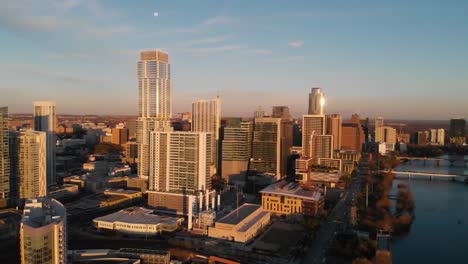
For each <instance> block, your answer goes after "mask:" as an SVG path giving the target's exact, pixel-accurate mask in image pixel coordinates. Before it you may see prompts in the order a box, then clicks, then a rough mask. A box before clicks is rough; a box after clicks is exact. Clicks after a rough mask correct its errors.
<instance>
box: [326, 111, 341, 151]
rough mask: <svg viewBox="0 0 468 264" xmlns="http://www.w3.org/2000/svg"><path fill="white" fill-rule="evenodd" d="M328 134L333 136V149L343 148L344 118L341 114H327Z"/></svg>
mask: <svg viewBox="0 0 468 264" xmlns="http://www.w3.org/2000/svg"><path fill="white" fill-rule="evenodd" d="M326 123H327V135H332V136H333V150H338V149H341V134H342V132H341V131H342V127H341V126H342V124H343V119H342V117H341V115H336V114H335V115H329V116H327V122H326Z"/></svg>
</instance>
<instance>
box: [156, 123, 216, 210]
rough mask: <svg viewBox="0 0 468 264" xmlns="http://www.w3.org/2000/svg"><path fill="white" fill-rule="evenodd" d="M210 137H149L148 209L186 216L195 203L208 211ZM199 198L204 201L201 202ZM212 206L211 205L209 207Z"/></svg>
mask: <svg viewBox="0 0 468 264" xmlns="http://www.w3.org/2000/svg"><path fill="white" fill-rule="evenodd" d="M212 136H213V134H212V133H207V132H182V131H172V132H160V131H155V132H152V133H151V147H150V152H151V154H150V157H151V158H150V164H151V166H150V177H149V189H150V190H149V191H148V205H149V206H151V207H154V208H157V209H159V210H163V211H167V212H171V213H176V214H184V215H189V214H190V212H191V210H193V207H194V205H195V204H196V203H195V201H196V200H198V204H200V205H202V204H203V201H205V206H206V207H208V205H209V203H210V201H209V198H206V197H209V196H210V195H211V196H212V195H213V194H214V193H213V192H212V190H211V176H212V174H213V166H212V165H211V144H212ZM202 197H205V199H203V198H202ZM211 204H212V205H213V203H211Z"/></svg>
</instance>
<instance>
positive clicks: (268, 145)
mask: <svg viewBox="0 0 468 264" xmlns="http://www.w3.org/2000/svg"><path fill="white" fill-rule="evenodd" d="M291 147H292V122H291V121H289V120H286V119H281V118H272V117H264V118H256V119H255V125H254V131H253V141H252V159H251V161H250V170H252V171H255V172H260V173H271V174H274V175H275V177H276V179H280V178H281V177H283V176H285V175H286V171H287V170H286V167H287V162H288V156H289V151H290V148H291Z"/></svg>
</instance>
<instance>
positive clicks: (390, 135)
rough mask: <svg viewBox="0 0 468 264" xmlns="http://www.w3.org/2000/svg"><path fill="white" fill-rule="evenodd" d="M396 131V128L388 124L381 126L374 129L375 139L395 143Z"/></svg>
mask: <svg viewBox="0 0 468 264" xmlns="http://www.w3.org/2000/svg"><path fill="white" fill-rule="evenodd" d="M396 140H397V132H396V129H395V128H393V127H389V126H382V127H379V128H378V129H376V132H375V141H376V142H385V143H387V144H394V145H395V144H396Z"/></svg>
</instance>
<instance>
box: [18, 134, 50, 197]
mask: <svg viewBox="0 0 468 264" xmlns="http://www.w3.org/2000/svg"><path fill="white" fill-rule="evenodd" d="M10 136H11V138H10V149H11V151H10V153H11V157H10V158H11V179H12V181H13V184H12V186H13V187H14V188H15V190H12V192H13V193H14V196H15V198H17V199H21V200H23V199H32V198H37V197H44V196H46V195H47V159H46V157H47V147H46V142H47V140H46V139H47V134H46V132H39V131H31V130H26V131H20V132H12V133H11V134H10Z"/></svg>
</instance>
